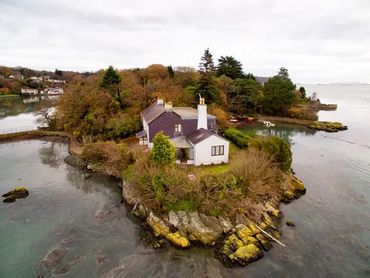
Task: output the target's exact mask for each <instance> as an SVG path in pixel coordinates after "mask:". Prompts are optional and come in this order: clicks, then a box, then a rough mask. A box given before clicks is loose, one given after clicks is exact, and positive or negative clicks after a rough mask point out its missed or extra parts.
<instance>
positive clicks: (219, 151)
mask: <svg viewBox="0 0 370 278" xmlns="http://www.w3.org/2000/svg"><path fill="white" fill-rule="evenodd" d="M221 155H225V145H216V146H211V156H221Z"/></svg>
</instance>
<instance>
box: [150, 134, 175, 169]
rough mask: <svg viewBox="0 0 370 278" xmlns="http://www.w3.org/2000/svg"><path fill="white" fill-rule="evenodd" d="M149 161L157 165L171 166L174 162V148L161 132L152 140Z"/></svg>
mask: <svg viewBox="0 0 370 278" xmlns="http://www.w3.org/2000/svg"><path fill="white" fill-rule="evenodd" d="M151 159H152V160H153V162H154V163H155V164H157V165H167V166H171V165H173V164H175V162H176V148H175V147H174V145H172V143H171V141H170V139H169V137H168V136H166V135H164V134H163V132H162V131H161V132H158V133H157V134H156V135H155V136H154V138H153V149H152V151H151Z"/></svg>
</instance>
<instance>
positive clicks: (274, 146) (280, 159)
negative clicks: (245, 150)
mask: <svg viewBox="0 0 370 278" xmlns="http://www.w3.org/2000/svg"><path fill="white" fill-rule="evenodd" d="M250 146H252V147H255V148H257V149H258V150H261V151H263V152H266V153H268V154H269V155H271V156H272V157H273V158H274V161H275V162H277V163H278V164H279V167H280V169H281V170H283V171H285V172H286V171H288V170H290V167H291V165H292V152H291V150H290V144H289V143H287V142H286V141H284V140H283V139H281V138H280V137H276V136H267V137H256V138H254V139H253V140H252V141H251V142H250Z"/></svg>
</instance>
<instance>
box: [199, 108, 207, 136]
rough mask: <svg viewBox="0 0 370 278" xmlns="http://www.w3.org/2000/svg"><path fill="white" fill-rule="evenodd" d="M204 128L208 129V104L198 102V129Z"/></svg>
mask: <svg viewBox="0 0 370 278" xmlns="http://www.w3.org/2000/svg"><path fill="white" fill-rule="evenodd" d="M200 128H204V129H205V130H207V129H208V115H207V105H205V104H198V124H197V129H200Z"/></svg>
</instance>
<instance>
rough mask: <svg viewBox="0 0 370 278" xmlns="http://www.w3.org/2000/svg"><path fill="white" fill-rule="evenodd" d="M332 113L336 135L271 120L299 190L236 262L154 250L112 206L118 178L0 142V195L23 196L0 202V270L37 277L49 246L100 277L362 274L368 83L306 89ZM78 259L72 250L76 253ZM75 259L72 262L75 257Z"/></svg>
mask: <svg viewBox="0 0 370 278" xmlns="http://www.w3.org/2000/svg"><path fill="white" fill-rule="evenodd" d="M305 87H306V90H307V91H308V93H309V94H310V93H312V92H313V91H316V92H317V93H318V95H319V98H320V99H321V100H322V101H323V102H329V103H338V105H339V107H338V110H337V111H330V112H329V111H325V112H320V115H319V116H320V120H338V121H341V122H343V123H345V124H347V125H348V126H349V130H348V131H344V132H339V133H324V132H312V131H309V130H306V129H303V128H297V127H293V126H288V125H278V126H277V127H275V128H273V129H270V130H268V131H266V132H271V133H276V134H278V135H280V136H283V137H285V138H288V139H289V140H291V142H292V143H293V159H294V160H293V169H294V171H295V172H296V174H297V176H298V177H300V178H301V179H302V180H303V181H304V182H305V184H306V187H307V189H308V191H307V194H306V195H305V196H303V197H301V198H300V199H299V200H297V201H294V202H292V203H291V204H289V205H282V206H281V209H282V211H283V213H284V219H283V221H286V220H291V221H293V222H295V224H296V225H297V226H296V227H294V228H291V227H287V226H285V225H283V226H282V238H281V240H282V241H283V242H284V243H285V244H286V245H287V248H283V247H280V246H279V245H274V248H273V249H272V250H271V251H270V252H268V253H265V257H264V258H263V259H261V260H259V261H257V262H255V263H253V264H250V265H248V266H247V267H244V268H235V269H229V268H225V267H224V266H223V265H222V264H221V263H219V262H218V261H217V260H216V259H215V258H213V250H210V249H202V248H192V249H191V250H186V251H179V250H176V249H174V248H171V247H167V248H164V249H160V250H154V249H153V248H152V247H151V246H150V245H149V244H147V243H146V242H145V241H143V240H142V237H144V236H145V234H144V232H143V231H142V228H141V227H140V223H139V222H138V221H137V220H136V219H134V218H132V217H131V216H130V210H129V209H127V210H126V207H125V206H124V205H121V204H120V192H119V189H118V187H117V186H116V181H114V180H111V179H109V178H106V177H102V176H99V175H95V176H93V177H92V178H91V179H88V180H84V179H83V177H82V174H83V173H82V172H80V171H79V170H76V169H74V168H72V167H70V166H67V165H66V164H65V163H64V162H63V158H64V156H65V155H66V154H67V149H66V148H67V146H66V144H64V143H52V142H44V141H39V140H31V141H23V142H17V143H7V144H0V157H1V160H0V192H5V191H7V190H8V189H10V188H12V187H13V186H15V185H26V186H28V187H29V188H30V192H31V194H30V196H29V197H28V198H26V199H22V200H17V201H16V202H15V203H13V204H3V203H0V232H1V237H0V277H36V276H37V275H39V274H41V275H44V276H45V277H50V276H51V275H52V270H51V269H44V268H43V266H42V265H41V263H40V262H41V260H42V258H43V257H44V256H45V255H46V254H47V253H48V251H50V250H53V249H54V248H62V249H63V250H66V251H67V255H66V257H65V258H64V260H63V261H62V262H60V263H59V264H58V266H68V267H70V269H69V272H68V273H67V274H65V275H64V276H63V277H101V276H102V275H103V274H105V273H107V272H108V271H109V270H111V269H112V268H115V267H117V266H123V267H124V268H123V270H122V273H121V274H122V275H121V276H120V277H297V276H300V277H366V276H370V264H369V262H370V250H369V248H370V247H369V246H370V205H369V200H370V185H369V183H370V182H369V181H370V86H327V85H325V86H317V85H316V86H305ZM76 256H77V257H76ZM76 258H78V259H79V262H78V263H75V264H73V262H74V261H76Z"/></svg>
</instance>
